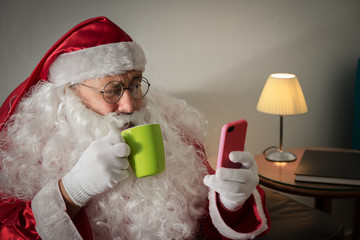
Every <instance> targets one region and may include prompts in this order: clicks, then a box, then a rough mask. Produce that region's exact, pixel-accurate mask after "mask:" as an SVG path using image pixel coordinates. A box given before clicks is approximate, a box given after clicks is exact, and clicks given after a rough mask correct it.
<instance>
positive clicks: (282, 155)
mask: <svg viewBox="0 0 360 240" xmlns="http://www.w3.org/2000/svg"><path fill="white" fill-rule="evenodd" d="M265 158H266V159H267V160H269V161H273V162H292V161H295V160H296V155H295V154H293V153H291V152H287V151H280V150H279V149H276V150H275V151H273V152H271V153H269V154H267V155H266V156H265Z"/></svg>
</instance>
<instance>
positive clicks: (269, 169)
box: [255, 148, 360, 239]
mask: <svg viewBox="0 0 360 240" xmlns="http://www.w3.org/2000/svg"><path fill="white" fill-rule="evenodd" d="M307 149H311V150H326V151H353V150H349V149H347V150H346V149H339V148H293V149H289V151H290V152H292V153H294V154H295V155H296V156H297V159H296V160H295V161H293V162H271V161H268V160H266V159H265V156H264V155H263V154H261V155H258V156H256V157H255V161H256V163H257V165H258V171H259V177H260V184H262V185H263V186H266V187H268V188H271V189H274V190H278V191H281V192H285V193H291V194H296V195H302V196H310V197H314V198H315V207H316V208H318V209H320V210H323V211H325V212H327V213H330V214H331V200H332V198H352V199H354V201H355V211H354V219H353V239H359V228H360V186H345V185H336V184H321V183H308V182H298V181H295V170H296V168H297V166H298V164H299V162H300V160H301V158H302V156H303V154H304V151H305V150H307Z"/></svg>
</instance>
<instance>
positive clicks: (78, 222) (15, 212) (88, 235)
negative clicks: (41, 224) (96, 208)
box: [0, 198, 93, 240]
mask: <svg viewBox="0 0 360 240" xmlns="http://www.w3.org/2000/svg"><path fill="white" fill-rule="evenodd" d="M73 222H74V224H75V226H76V228H77V229H78V231H79V233H80V235H81V236H82V237H83V239H93V237H92V231H91V227H90V223H89V220H88V218H87V215H86V213H85V211H84V210H83V209H81V210H80V212H79V213H78V214H77V215H76V216H75V217H74V219H73ZM35 226H36V222H35V218H34V214H33V212H32V210H31V202H30V201H28V202H25V201H20V200H17V199H6V200H2V199H1V198H0V239H19V240H20V239H26V240H37V239H41V238H40V236H39V234H38V233H37V232H36V229H35Z"/></svg>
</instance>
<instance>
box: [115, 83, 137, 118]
mask: <svg viewBox="0 0 360 240" xmlns="http://www.w3.org/2000/svg"><path fill="white" fill-rule="evenodd" d="M136 109H137V106H136V101H135V99H134V98H133V97H132V96H131V93H130V91H129V90H128V89H126V90H125V91H124V92H123V95H122V96H121V98H120V99H119V101H117V112H118V113H121V114H131V113H133V112H134V111H135V110H136Z"/></svg>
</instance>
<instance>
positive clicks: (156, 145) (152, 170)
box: [121, 124, 165, 178]
mask: <svg viewBox="0 0 360 240" xmlns="http://www.w3.org/2000/svg"><path fill="white" fill-rule="evenodd" d="M121 135H122V136H123V137H124V139H125V141H126V143H127V144H128V145H129V147H130V149H131V153H130V156H129V163H130V166H131V168H132V170H133V171H134V173H135V175H136V177H138V178H142V177H148V176H154V175H157V174H160V173H162V172H163V171H164V169H165V153H164V144H163V138H162V135H161V128H160V125H159V124H147V125H140V126H136V127H132V128H128V129H126V130H124V131H122V132H121Z"/></svg>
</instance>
